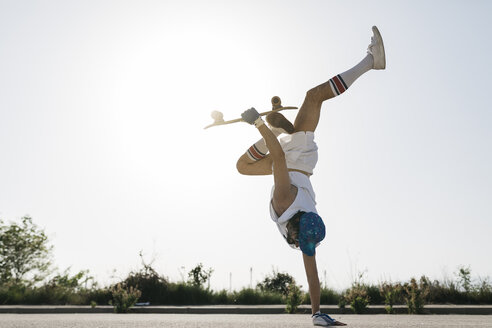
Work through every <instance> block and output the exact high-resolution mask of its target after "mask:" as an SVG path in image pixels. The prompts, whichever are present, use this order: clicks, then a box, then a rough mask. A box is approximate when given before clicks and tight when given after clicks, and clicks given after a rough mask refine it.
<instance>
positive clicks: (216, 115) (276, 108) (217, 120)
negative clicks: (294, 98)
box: [204, 96, 297, 129]
mask: <svg viewBox="0 0 492 328" xmlns="http://www.w3.org/2000/svg"><path fill="white" fill-rule="evenodd" d="M286 109H297V107H293V106H286V107H284V106H282V101H281V100H280V97H277V96H275V97H273V98H272V110H269V111H267V112H262V113H260V116H264V115H268V114H270V113H274V112H280V111H282V110H286ZM211 116H212V118H213V119H214V122H213V123H212V124H209V125H207V126H206V127H205V128H204V129H208V128H210V127H212V126H217V125H226V124H231V123H236V122H244V120H243V119H242V118H236V119H234V120H229V121H224V114H222V112H219V111H216V110H214V111H213V112H212V113H211Z"/></svg>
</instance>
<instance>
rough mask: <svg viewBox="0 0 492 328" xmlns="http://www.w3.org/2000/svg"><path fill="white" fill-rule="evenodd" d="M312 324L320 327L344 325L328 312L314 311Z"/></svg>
mask: <svg viewBox="0 0 492 328" xmlns="http://www.w3.org/2000/svg"><path fill="white" fill-rule="evenodd" d="M312 318H313V325H315V326H322V327H330V326H346V324H344V323H343V322H340V321H338V320H335V319H333V318H332V317H330V316H329V315H328V314H325V313H321V312H319V311H318V312H316V313H315V314H313V315H312Z"/></svg>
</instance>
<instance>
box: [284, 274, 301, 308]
mask: <svg viewBox="0 0 492 328" xmlns="http://www.w3.org/2000/svg"><path fill="white" fill-rule="evenodd" d="M302 299H303V293H302V291H301V289H300V288H299V286H297V285H296V283H295V282H293V283H291V284H290V285H289V289H288V292H287V298H286V301H285V303H286V306H285V311H286V312H287V313H291V314H292V313H296V311H297V308H298V307H299V305H301V303H302Z"/></svg>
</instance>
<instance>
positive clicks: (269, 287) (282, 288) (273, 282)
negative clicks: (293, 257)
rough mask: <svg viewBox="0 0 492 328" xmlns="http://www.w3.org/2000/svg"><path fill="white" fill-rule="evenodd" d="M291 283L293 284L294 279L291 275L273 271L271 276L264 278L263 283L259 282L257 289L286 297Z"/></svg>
mask: <svg viewBox="0 0 492 328" xmlns="http://www.w3.org/2000/svg"><path fill="white" fill-rule="evenodd" d="M292 283H294V278H293V277H292V276H291V275H289V274H288V273H283V272H278V271H275V270H273V273H272V275H271V276H266V277H265V279H264V280H263V282H260V283H259V284H258V285H257V287H258V288H259V289H260V290H261V291H266V292H273V293H279V294H282V295H284V296H287V294H288V292H289V285H290V284H292Z"/></svg>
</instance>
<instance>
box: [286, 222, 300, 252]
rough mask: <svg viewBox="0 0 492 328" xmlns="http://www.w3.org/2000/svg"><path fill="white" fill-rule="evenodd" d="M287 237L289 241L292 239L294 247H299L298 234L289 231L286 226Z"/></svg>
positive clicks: (291, 230)
mask: <svg viewBox="0 0 492 328" xmlns="http://www.w3.org/2000/svg"><path fill="white" fill-rule="evenodd" d="M287 235H288V236H289V238H290V239H292V240H294V241H295V245H296V247H299V236H298V232H297V231H295V230H294V229H290V230H289V228H288V226H287Z"/></svg>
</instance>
